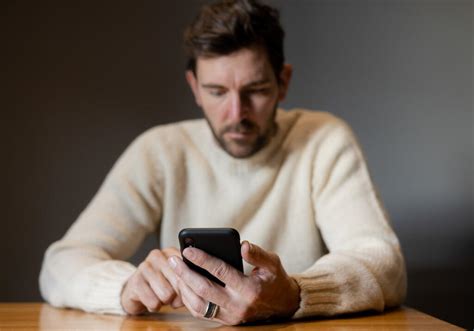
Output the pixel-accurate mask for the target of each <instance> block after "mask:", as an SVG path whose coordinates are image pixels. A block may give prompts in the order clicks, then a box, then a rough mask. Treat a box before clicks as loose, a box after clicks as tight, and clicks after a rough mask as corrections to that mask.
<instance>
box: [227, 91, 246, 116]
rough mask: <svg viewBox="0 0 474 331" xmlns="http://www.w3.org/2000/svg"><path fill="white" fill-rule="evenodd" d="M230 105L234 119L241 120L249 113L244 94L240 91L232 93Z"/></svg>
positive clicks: (230, 111)
mask: <svg viewBox="0 0 474 331" xmlns="http://www.w3.org/2000/svg"><path fill="white" fill-rule="evenodd" d="M229 107H230V109H229V117H230V118H231V119H232V120H233V121H239V120H241V119H242V118H245V117H246V116H247V114H248V109H247V108H248V107H247V105H246V102H245V99H244V96H243V95H241V94H240V93H234V94H232V96H231V100H230V105H229Z"/></svg>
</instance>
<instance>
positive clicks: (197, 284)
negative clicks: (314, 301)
mask: <svg viewBox="0 0 474 331" xmlns="http://www.w3.org/2000/svg"><path fill="white" fill-rule="evenodd" d="M241 252H242V257H243V258H244V260H245V261H247V262H248V263H250V264H251V265H253V266H255V268H254V269H253V270H252V273H251V274H250V275H249V276H246V275H244V274H243V273H241V272H240V271H238V270H236V269H235V268H232V267H231V266H230V265H228V264H226V263H225V262H223V261H222V260H219V259H217V258H215V257H212V256H210V255H208V254H206V253H205V252H203V251H202V250H199V249H197V248H186V249H185V250H184V251H183V255H184V256H185V257H186V258H187V259H188V260H190V261H191V262H193V263H194V264H196V265H198V266H200V267H202V268H204V269H206V270H207V271H209V272H210V273H211V274H212V275H214V276H216V277H217V278H218V279H220V280H221V281H222V282H224V283H225V284H226V287H221V286H220V285H218V284H215V283H214V282H211V281H210V280H208V279H207V278H205V277H203V276H201V275H199V274H198V273H196V272H194V271H193V270H191V269H189V268H188V267H187V266H186V264H185V263H184V262H183V261H182V260H181V259H180V258H177V257H171V258H170V259H169V263H170V265H171V266H172V267H173V269H174V270H175V272H176V274H177V275H178V288H179V293H180V294H181V300H182V301H183V303H184V305H185V306H186V307H187V308H188V310H189V311H190V312H191V313H192V314H193V316H195V317H197V318H203V315H204V313H205V311H206V308H207V304H208V302H209V301H210V302H213V303H215V304H216V305H218V306H219V311H218V312H217V315H216V316H215V318H214V320H216V321H218V322H220V323H222V324H227V325H236V324H241V323H244V322H250V321H256V320H262V319H267V318H280V317H290V316H292V315H293V314H294V313H295V312H296V310H297V309H298V308H299V302H300V296H299V287H298V284H297V283H296V281H295V280H294V279H292V278H291V277H289V276H288V274H287V273H286V272H285V270H284V269H283V266H282V265H281V262H280V258H279V257H278V255H276V254H273V253H270V252H267V251H265V250H263V249H262V248H260V247H258V246H256V245H252V244H250V243H249V242H247V241H244V242H243V243H242V247H241Z"/></svg>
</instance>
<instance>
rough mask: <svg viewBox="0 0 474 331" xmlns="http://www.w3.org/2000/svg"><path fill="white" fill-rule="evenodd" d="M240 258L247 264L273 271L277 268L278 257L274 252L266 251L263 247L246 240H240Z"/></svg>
mask: <svg viewBox="0 0 474 331" xmlns="http://www.w3.org/2000/svg"><path fill="white" fill-rule="evenodd" d="M241 254H242V258H243V259H244V260H245V261H246V262H247V263H249V264H251V265H253V266H255V267H258V268H263V269H267V270H269V271H271V272H275V271H276V270H277V268H278V265H279V261H280V259H279V258H278V256H277V255H276V254H274V253H271V252H267V251H266V250H264V249H263V248H261V247H259V246H257V245H255V244H251V243H249V242H248V241H246V240H245V241H244V242H242V247H241Z"/></svg>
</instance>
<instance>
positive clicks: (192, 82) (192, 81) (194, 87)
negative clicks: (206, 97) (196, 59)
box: [186, 70, 201, 107]
mask: <svg viewBox="0 0 474 331" xmlns="http://www.w3.org/2000/svg"><path fill="white" fill-rule="evenodd" d="M186 81H187V82H188V85H189V87H190V88H191V91H192V92H193V94H194V100H195V101H196V103H197V105H198V106H199V107H201V95H200V94H199V88H198V82H197V78H196V76H195V75H194V72H193V71H192V70H186Z"/></svg>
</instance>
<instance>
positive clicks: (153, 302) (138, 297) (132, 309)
mask: <svg viewBox="0 0 474 331" xmlns="http://www.w3.org/2000/svg"><path fill="white" fill-rule="evenodd" d="M171 256H178V257H181V254H180V252H179V250H177V249H176V248H165V249H163V250H159V249H154V250H152V251H151V252H150V253H149V254H148V256H147V257H146V259H145V261H143V262H142V263H140V265H139V266H138V269H137V271H136V272H135V273H134V274H133V275H132V276H130V278H129V279H128V280H127V283H126V284H125V286H124V288H123V291H122V294H121V296H120V302H121V304H122V307H123V309H124V310H125V311H126V312H127V313H128V314H131V315H138V314H141V313H144V312H146V311H147V310H148V311H150V312H155V311H158V310H160V308H161V307H162V306H163V305H168V304H169V305H171V306H172V307H173V308H179V307H182V306H183V302H182V301H181V297H180V295H179V292H178V285H177V278H176V277H177V276H176V274H175V272H174V271H173V269H171V268H170V266H169V264H168V258H169V257H171Z"/></svg>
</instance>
